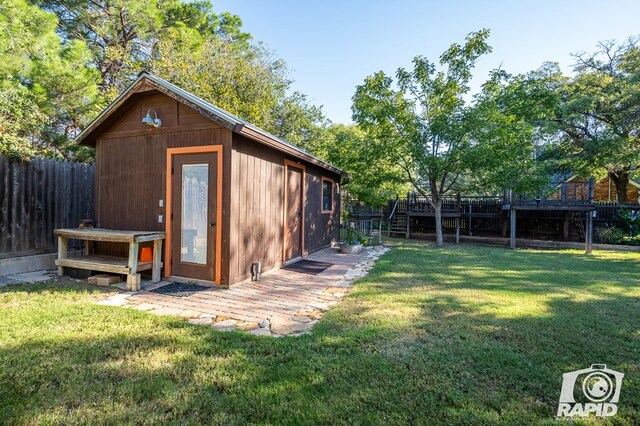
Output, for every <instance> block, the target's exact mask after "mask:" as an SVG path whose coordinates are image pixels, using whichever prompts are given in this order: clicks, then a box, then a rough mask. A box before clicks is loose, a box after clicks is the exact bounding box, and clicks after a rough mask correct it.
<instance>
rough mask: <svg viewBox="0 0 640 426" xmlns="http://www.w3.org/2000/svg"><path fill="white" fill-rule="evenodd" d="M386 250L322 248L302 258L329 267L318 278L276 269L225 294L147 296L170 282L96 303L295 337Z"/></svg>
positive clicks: (223, 328)
mask: <svg viewBox="0 0 640 426" xmlns="http://www.w3.org/2000/svg"><path fill="white" fill-rule="evenodd" d="M387 250H388V249H387V248H383V247H366V248H365V249H364V250H363V251H362V252H361V253H359V254H351V255H347V254H341V253H339V252H338V251H337V250H336V249H325V250H321V251H319V252H316V253H313V254H311V255H309V256H307V257H306V259H308V260H316V261H320V262H327V263H331V264H332V266H330V267H329V268H327V269H326V270H325V271H323V272H321V273H319V274H317V275H310V274H305V273H300V272H294V271H289V270H283V269H279V270H275V271H270V272H267V273H265V274H263V275H262V277H261V279H260V281H257V282H255V281H245V282H242V283H238V284H234V285H232V286H231V288H229V289H217V288H211V289H206V290H203V291H198V292H196V293H193V294H191V295H189V296H175V295H170V294H158V293H153V292H151V290H154V289H156V288H158V287H161V286H163V285H166V284H168V283H169V282H166V281H164V282H160V283H157V284H152V285H149V286H147V287H145V289H144V290H142V291H139V292H135V293H134V292H126V293H121V294H117V295H115V296H112V297H110V298H108V299H106V300H103V301H101V302H99V304H102V305H108V306H122V307H126V308H132V309H139V310H144V311H148V312H151V313H154V314H158V315H176V316H181V317H185V318H188V319H189V321H190V322H192V323H194V324H200V325H204V326H211V327H213V328H215V329H217V330H221V331H233V330H243V331H248V332H249V333H251V334H254V335H259V336H276V337H277V336H284V335H300V334H303V333H308V332H309V331H310V330H311V328H312V327H313V326H314V325H315V324H316V323H317V322H318V320H319V318H320V317H321V316H322V314H323V312H324V311H326V310H328V309H329V308H330V307H331V306H333V305H335V304H336V303H338V302H339V301H340V300H342V298H343V297H344V296H345V295H346V293H348V292H349V289H350V288H351V285H352V282H353V280H355V279H357V278H360V277H363V276H365V275H366V274H367V273H368V270H369V269H370V268H371V267H372V266H373V264H374V262H375V261H376V260H378V258H379V257H380V256H381V255H383V254H384V253H385V252H386V251H387Z"/></svg>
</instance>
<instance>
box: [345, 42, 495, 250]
mask: <svg viewBox="0 0 640 426" xmlns="http://www.w3.org/2000/svg"><path fill="white" fill-rule="evenodd" d="M488 37H489V31H488V30H481V31H478V32H475V33H471V34H469V35H468V36H467V38H466V41H465V43H464V45H460V44H456V43H454V44H452V45H451V47H449V49H447V50H446V51H445V52H444V53H443V54H442V55H441V56H440V61H439V62H440V65H441V67H442V69H440V70H438V69H437V67H436V64H435V63H433V62H430V61H429V60H428V59H426V58H424V57H422V56H417V57H415V58H414V60H413V69H411V70H407V69H404V68H399V69H398V71H397V72H396V80H395V81H394V80H393V79H392V78H391V77H388V76H386V75H385V74H384V73H383V72H382V71H380V72H377V73H376V74H374V75H372V76H370V77H367V78H366V79H365V81H364V83H363V84H362V85H360V86H358V87H357V88H356V93H355V95H354V96H353V106H352V111H353V119H354V121H355V122H356V123H358V125H359V126H361V128H362V129H363V130H364V131H365V132H367V135H368V136H369V137H370V138H371V153H372V154H371V155H372V156H375V157H377V158H379V159H380V162H385V163H389V164H392V165H393V166H394V167H398V168H399V169H400V170H402V171H403V173H404V179H405V181H406V182H408V183H410V184H411V185H413V187H414V188H415V190H416V191H417V192H418V193H420V194H422V195H423V196H424V197H426V198H427V199H428V200H429V202H430V203H431V204H432V205H433V207H434V210H435V219H436V234H437V244H438V245H439V246H441V245H442V244H443V239H442V217H441V212H442V202H443V198H444V197H445V196H446V195H447V194H448V193H449V192H450V191H451V190H452V189H454V188H456V186H457V184H459V183H460V182H459V179H460V177H461V176H462V175H463V174H464V173H465V172H467V171H469V170H470V168H471V167H472V165H471V163H472V162H473V160H474V157H473V156H470V155H469V152H470V148H471V147H472V138H471V129H470V124H471V120H470V119H469V114H470V109H469V107H468V106H467V104H466V103H465V99H464V96H465V95H466V94H467V93H468V92H469V81H470V79H471V76H472V74H471V71H472V69H473V68H474V66H475V64H476V61H477V60H478V58H480V56H482V55H484V54H486V53H488V52H490V51H491V47H490V46H489V45H488V44H487V42H486V40H487V38H488Z"/></svg>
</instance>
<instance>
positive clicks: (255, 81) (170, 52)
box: [150, 25, 327, 151]
mask: <svg viewBox="0 0 640 426" xmlns="http://www.w3.org/2000/svg"><path fill="white" fill-rule="evenodd" d="M150 67H151V71H152V72H153V73H154V74H156V75H158V76H160V77H163V78H165V79H167V80H169V81H171V82H172V83H174V84H176V85H178V86H180V87H182V88H184V89H185V90H188V91H190V92H192V93H194V94H196V95H198V96H200V97H202V98H203V99H206V100H208V101H210V102H212V103H214V104H216V105H217V106H219V107H221V108H223V109H225V110H227V111H229V112H231V113H233V114H235V115H237V116H239V117H241V118H242V119H244V120H247V121H249V122H251V123H252V124H255V125H257V126H259V127H262V128H264V129H265V130H267V131H269V132H271V133H273V134H275V135H276V136H279V137H281V138H283V139H286V140H287V141H288V142H290V143H292V144H294V145H297V146H299V147H301V148H304V149H307V150H309V151H313V150H314V149H315V148H314V145H315V144H318V143H319V142H318V141H320V140H321V139H322V138H324V135H325V128H326V125H327V119H326V118H325V116H324V113H323V112H322V108H320V107H317V106H314V105H311V104H310V103H309V102H308V101H307V98H306V96H305V95H303V94H301V93H299V92H296V91H294V92H293V93H291V94H289V92H290V91H291V87H292V81H291V80H290V79H289V78H288V77H287V73H288V69H287V66H286V63H285V62H284V61H283V60H282V59H279V58H277V57H275V55H274V54H273V53H272V52H271V51H269V50H268V49H266V48H265V47H264V46H263V45H261V44H259V43H230V42H228V41H227V40H225V39H223V38H220V37H217V36H211V35H202V34H200V33H199V32H197V31H195V30H193V29H190V28H187V27H186V26H183V25H179V26H176V27H174V28H171V29H167V30H166V31H165V32H164V35H163V37H162V39H161V40H159V41H158V43H157V46H156V55H155V57H154V58H153V60H152V62H151V65H150Z"/></svg>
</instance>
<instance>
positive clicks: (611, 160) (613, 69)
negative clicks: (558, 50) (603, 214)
mask: <svg viewBox="0 0 640 426" xmlns="http://www.w3.org/2000/svg"><path fill="white" fill-rule="evenodd" d="M574 56H575V59H576V65H575V67H574V71H575V73H576V74H575V76H574V77H573V78H571V79H569V80H568V81H567V82H566V83H565V84H564V85H562V86H560V87H559V88H558V93H559V102H558V105H557V108H556V110H555V115H554V117H553V121H554V123H555V124H556V125H557V128H558V130H559V132H560V141H559V142H558V143H557V144H556V145H555V146H554V149H555V151H556V155H555V159H556V161H557V164H558V165H559V166H560V167H563V168H565V169H571V170H572V171H573V173H575V174H578V175H582V176H589V175H593V174H596V175H597V174H598V172H599V171H605V172H606V173H607V174H608V175H609V176H610V177H611V179H612V181H613V182H614V183H615V185H616V191H617V193H618V200H619V201H620V202H625V201H626V199H627V198H626V187H627V184H628V182H629V177H630V175H631V174H632V173H633V172H634V171H635V170H636V169H637V167H638V163H639V161H640V134H639V129H640V46H639V45H638V39H637V38H631V39H629V40H627V41H626V42H625V43H620V44H619V43H616V42H614V41H607V42H602V43H600V44H599V45H598V49H597V50H596V51H595V52H594V53H579V54H576V55H574Z"/></svg>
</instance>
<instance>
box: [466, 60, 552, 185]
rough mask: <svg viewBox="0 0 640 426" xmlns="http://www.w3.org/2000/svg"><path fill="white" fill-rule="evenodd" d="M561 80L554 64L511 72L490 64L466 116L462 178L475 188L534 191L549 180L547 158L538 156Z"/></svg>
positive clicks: (547, 136)
mask: <svg viewBox="0 0 640 426" xmlns="http://www.w3.org/2000/svg"><path fill="white" fill-rule="evenodd" d="M563 81H564V77H563V76H562V74H561V73H560V71H559V69H558V67H557V65H556V64H551V63H548V64H545V65H543V66H542V67H541V68H540V69H538V70H536V71H533V72H530V73H527V74H522V75H517V76H513V75H510V74H508V73H506V72H504V71H502V70H495V71H493V72H492V74H491V78H490V79H489V81H487V82H486V83H485V84H484V86H483V89H482V92H481V93H480V94H478V95H477V96H476V97H475V99H474V105H473V108H472V109H471V110H470V113H469V117H470V119H471V120H472V125H471V128H472V134H473V139H474V142H475V144H474V146H473V148H472V150H471V151H472V154H471V155H472V156H473V157H474V158H475V167H474V170H473V173H472V174H471V175H470V176H469V177H468V180H467V184H468V186H469V187H471V188H473V191H474V192H477V193H502V191H503V190H504V189H505V188H508V189H512V190H513V191H514V192H515V193H527V192H536V193H538V192H540V191H541V190H543V189H544V188H545V187H549V184H550V183H551V182H550V181H551V178H552V173H551V168H550V167H549V164H548V163H547V162H545V161H542V160H541V154H542V153H543V152H544V149H545V141H547V140H549V139H550V138H552V137H553V136H554V134H555V132H554V130H553V129H551V128H549V126H548V125H547V123H546V121H545V120H546V119H547V117H548V116H549V114H551V113H552V112H553V108H554V107H555V106H556V104H557V98H558V94H557V88H558V86H559V85H560V84H562V82H563Z"/></svg>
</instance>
